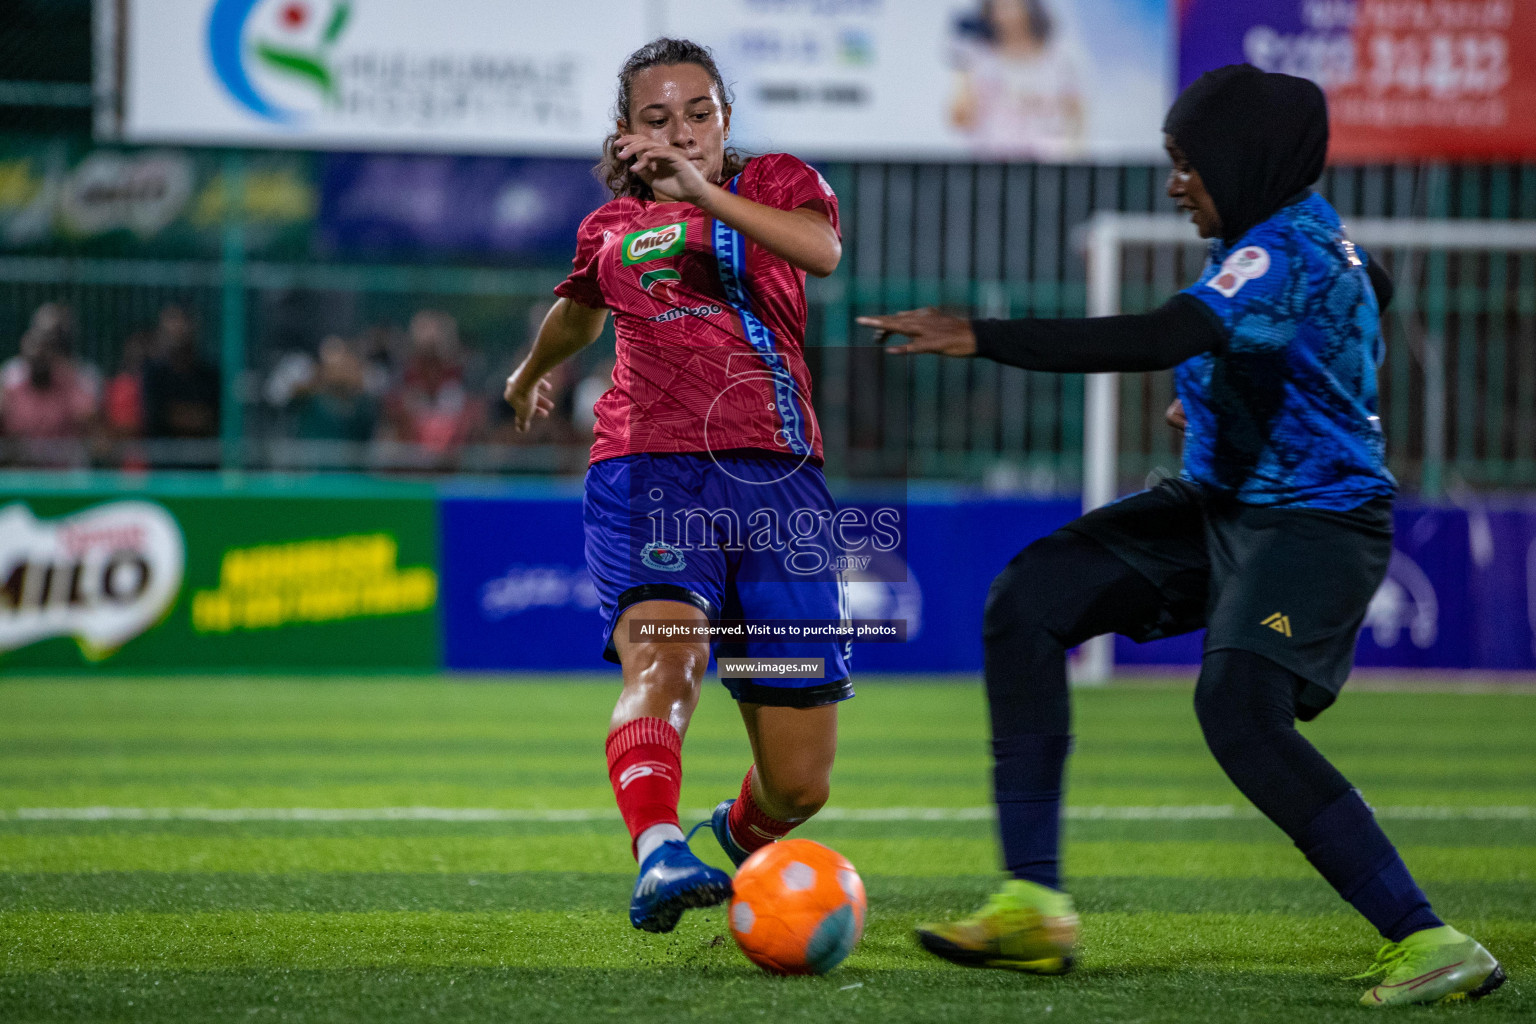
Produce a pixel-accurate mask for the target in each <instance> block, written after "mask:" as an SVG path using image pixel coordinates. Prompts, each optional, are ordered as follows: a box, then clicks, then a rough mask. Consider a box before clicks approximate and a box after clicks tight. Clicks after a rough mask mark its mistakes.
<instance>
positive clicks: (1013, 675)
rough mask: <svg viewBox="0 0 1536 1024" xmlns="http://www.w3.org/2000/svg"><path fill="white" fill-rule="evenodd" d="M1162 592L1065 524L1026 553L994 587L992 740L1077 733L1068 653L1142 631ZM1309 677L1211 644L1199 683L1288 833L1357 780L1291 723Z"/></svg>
mask: <svg viewBox="0 0 1536 1024" xmlns="http://www.w3.org/2000/svg"><path fill="white" fill-rule="evenodd" d="M1164 604H1165V600H1164V598H1163V596H1162V595H1161V594H1160V593H1159V592H1158V590H1157V588H1156V587H1154V586H1153V585H1152V583H1151V582H1150V581H1149V580H1147V578H1146V577H1144V576H1142V575H1141V574H1140V573H1138V572H1137V571H1136V570H1135V569H1132V568H1131V567H1130V566H1129V565H1128V564H1126V563H1125V562H1124V561H1123V560H1121V559H1120V558H1119V557H1118V556H1116V555H1114V554H1113V553H1111V552H1110V551H1109V549H1107V548H1105V547H1104V546H1103V545H1101V544H1099V543H1098V542H1097V541H1094V540H1090V539H1089V538H1087V537H1084V536H1082V535H1080V534H1077V533H1073V532H1071V531H1067V530H1059V531H1057V532H1056V533H1053V534H1051V535H1050V536H1048V537H1044V538H1042V539H1040V540H1038V541H1036V542H1035V543H1033V544H1031V545H1030V546H1029V547H1027V548H1025V549H1024V550H1023V551H1021V552H1020V553H1019V554H1018V556H1017V557H1015V558H1014V559H1013V561H1011V562H1010V563H1009V564H1008V566H1007V568H1005V569H1004V570H1003V571H1002V572H1001V573H1000V574H999V575H998V577H997V579H996V580H994V581H993V583H992V589H991V590H990V591H989V592H988V594H987V605H986V613H985V617H984V624H983V637H984V639H985V645H986V683H987V702H988V706H989V709H990V711H991V716H992V732H993V738H994V745H995V746H996V747H997V749H1007V748H1008V743H1009V741H1010V740H1011V739H1012V738H1013V737H1019V736H1026V735H1034V736H1062V735H1065V734H1067V733H1069V732H1070V731H1071V702H1070V697H1069V695H1068V692H1067V675H1066V657H1065V655H1066V652H1067V650H1068V649H1069V648H1072V647H1075V646H1077V645H1078V644H1080V643H1082V642H1083V641H1085V640H1087V639H1089V638H1090V637H1094V636H1098V635H1099V634H1101V633H1126V634H1130V635H1137V634H1138V633H1140V632H1142V631H1143V630H1144V629H1145V627H1146V626H1147V625H1148V624H1149V623H1153V622H1156V621H1158V619H1159V617H1160V616H1161V615H1162V613H1163V610H1164V609H1163V606H1164ZM1305 686H1306V682H1305V680H1303V679H1302V678H1301V677H1300V676H1298V675H1296V674H1295V673H1293V672H1291V671H1289V670H1288V669H1285V668H1282V667H1281V666H1280V665H1277V664H1276V663H1275V662H1273V661H1270V660H1269V659H1268V658H1265V657H1262V656H1260V655H1257V654H1253V653H1251V652H1249V651H1243V650H1221V651H1212V652H1210V653H1208V654H1207V655H1206V656H1205V658H1204V660H1203V662H1202V665H1201V671H1200V681H1199V684H1198V685H1197V686H1196V688H1195V711H1196V714H1197V715H1198V717H1199V719H1200V727H1201V729H1202V731H1203V732H1204V734H1205V741H1206V743H1207V745H1208V746H1209V747H1210V749H1211V753H1213V754H1214V755H1215V756H1216V760H1217V762H1218V763H1219V764H1220V765H1221V767H1222V770H1223V771H1225V772H1226V773H1227V777H1228V778H1230V779H1231V780H1232V782H1233V784H1234V785H1236V786H1237V788H1238V789H1239V790H1241V791H1242V793H1243V795H1244V796H1246V797H1247V798H1248V799H1249V800H1251V801H1253V803H1254V805H1255V806H1257V807H1258V808H1259V810H1261V811H1262V812H1264V814H1265V815H1266V816H1268V817H1269V818H1270V820H1272V821H1273V822H1274V823H1275V824H1277V825H1279V826H1280V828H1281V829H1283V830H1284V831H1285V832H1286V834H1287V835H1289V836H1290V837H1291V838H1292V839H1293V840H1298V841H1299V840H1300V838H1301V836H1302V829H1303V827H1304V826H1305V825H1307V823H1308V822H1310V821H1311V820H1312V819H1313V818H1315V817H1316V816H1317V815H1318V814H1319V813H1320V812H1321V811H1322V810H1323V809H1324V808H1325V807H1327V806H1328V805H1329V804H1331V803H1332V802H1333V801H1334V800H1336V799H1338V798H1339V796H1341V795H1342V794H1344V793H1346V792H1348V790H1349V788H1350V785H1349V782H1348V781H1347V780H1346V779H1345V778H1344V776H1343V775H1341V774H1339V772H1338V770H1337V769H1336V768H1334V767H1333V765H1331V764H1329V763H1328V761H1327V759H1326V758H1324V757H1323V755H1322V754H1320V753H1318V751H1317V749H1316V748H1315V747H1313V746H1312V744H1311V743H1309V742H1307V740H1306V739H1305V738H1304V737H1303V736H1302V735H1301V734H1300V733H1299V732H1297V731H1296V726H1295V721H1296V713H1297V698H1298V696H1299V695H1300V694H1301V692H1302V690H1303V689H1304V688H1305Z"/></svg>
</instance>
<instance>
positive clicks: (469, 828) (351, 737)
mask: <svg viewBox="0 0 1536 1024" xmlns="http://www.w3.org/2000/svg"><path fill="white" fill-rule="evenodd" d="M613 696H614V687H613V682H612V680H611V679H609V680H603V681H592V680H559V681H548V680H545V681H527V680H521V681H514V682H508V683H502V682H500V681H497V682H486V681H475V682H464V681H435V680H422V679H411V680H391V679H368V680H347V679H338V678H324V679H317V680H314V681H302V680H300V681H295V680H263V679H229V678H220V679H208V680H197V679H177V680H146V679H137V680H133V681H86V680H79V679H69V680H46V679H35V680H18V679H11V680H7V681H5V682H0V1021H4V1022H6V1024H11V1022H29V1021H38V1022H41V1021H82V1022H83V1021H177V1022H180V1021H204V1020H206V1021H380V1022H394V1021H421V1020H443V1021H487V1022H489V1021H497V1022H508V1021H515V1022H523V1021H552V1022H553V1021H560V1022H577V1021H588V1020H615V1019H618V1020H624V1021H626V1022H631V1024H641V1022H649V1021H670V1020H701V1021H719V1020H732V1021H734V1020H740V1019H747V1020H769V1021H772V1020H776V1019H782V1020H810V1019H815V1020H828V1021H871V1022H874V1021H879V1022H905V1021H943V1020H956V1021H977V1020H999V1021H1002V1020H1007V1021H1021V1020H1032V1021H1085V1022H1086V1021H1095V1022H1097V1021H1104V1022H1121V1021H1125V1022H1129V1021H1212V1022H1215V1021H1242V1020H1274V1021H1287V1022H1292V1021H1294V1022H1297V1024H1300V1022H1303V1021H1306V1022H1311V1021H1334V1020H1353V1019H1359V1018H1360V1017H1361V1015H1362V1014H1365V1013H1367V1012H1369V1011H1365V1010H1363V1009H1361V1008H1358V1007H1356V1006H1355V1005H1354V1001H1355V999H1356V998H1357V997H1358V994H1359V992H1360V991H1361V988H1362V986H1361V983H1359V982H1351V981H1345V980H1343V976H1344V975H1347V974H1352V973H1355V972H1357V971H1359V970H1362V969H1363V968H1364V967H1365V966H1366V965H1367V964H1368V963H1369V961H1370V958H1371V956H1372V954H1374V952H1375V950H1376V948H1377V946H1378V945H1379V943H1380V940H1379V937H1377V936H1376V935H1375V933H1374V932H1373V931H1372V930H1371V929H1370V928H1369V926H1368V925H1366V924H1365V923H1364V922H1363V921H1362V920H1361V919H1359V918H1358V917H1357V916H1356V915H1354V913H1353V912H1352V911H1351V910H1350V909H1349V908H1348V906H1347V905H1345V904H1343V903H1342V902H1341V901H1340V900H1339V899H1338V898H1337V897H1336V896H1335V895H1334V894H1333V892H1332V891H1331V890H1330V889H1329V888H1328V887H1327V886H1326V885H1325V884H1324V883H1323V882H1322V881H1321V880H1319V879H1318V878H1317V877H1316V876H1315V875H1314V874H1313V873H1312V871H1311V869H1310V868H1309V867H1308V865H1307V864H1306V862H1305V861H1304V860H1303V859H1302V858H1301V856H1300V855H1299V854H1298V853H1297V852H1296V851H1295V850H1294V849H1293V848H1292V847H1291V846H1290V844H1289V843H1288V842H1287V841H1286V840H1285V838H1284V837H1283V836H1282V835H1281V834H1280V833H1279V832H1278V830H1276V829H1275V828H1274V827H1273V826H1272V825H1270V824H1269V823H1268V822H1266V821H1264V820H1263V819H1261V818H1258V817H1256V816H1254V815H1253V814H1252V813H1251V811H1249V810H1247V808H1246V805H1245V804H1244V802H1243V800H1242V798H1241V796H1240V795H1239V794H1237V793H1236V791H1235V790H1233V789H1232V787H1231V785H1230V784H1229V783H1228V782H1227V781H1226V779H1225V778H1224V777H1223V776H1222V774H1221V773H1220V771H1219V770H1218V769H1217V767H1216V766H1215V764H1214V762H1213V761H1212V760H1211V758H1210V755H1209V754H1208V753H1207V752H1206V751H1205V748H1204V746H1203V744H1202V742H1201V740H1200V736H1199V732H1198V729H1197V728H1196V726H1195V723H1194V719H1193V714H1192V712H1191V710H1190V707H1189V700H1190V693H1189V689H1188V687H1187V686H1177V685H1168V686H1149V685H1144V684H1137V685H1133V686H1121V687H1110V688H1107V689H1103V690H1085V691H1080V692H1079V693H1078V694H1077V704H1076V708H1077V711H1076V715H1077V722H1076V729H1077V732H1078V737H1079V738H1078V748H1077V753H1076V755H1075V756H1074V760H1073V765H1072V774H1071V783H1070V785H1071V789H1070V799H1069V803H1070V805H1071V814H1072V818H1071V820H1070V821H1069V825H1068V830H1067V831H1068V841H1067V845H1066V850H1065V857H1066V870H1067V873H1068V876H1069V883H1070V887H1071V888H1072V890H1073V892H1074V894H1075V895H1076V898H1077V901H1078V905H1079V908H1080V910H1081V911H1082V912H1083V945H1082V955H1081V958H1080V960H1079V970H1078V971H1077V972H1076V973H1075V974H1073V975H1070V976H1068V977H1065V978H1031V977H1025V976H1020V975H1014V974H1009V973H1005V972H992V971H966V970H962V969H960V968H956V967H952V966H950V965H948V964H945V963H943V962H941V961H938V960H936V959H933V958H931V957H929V956H927V955H926V954H924V953H923V952H921V951H920V950H919V949H918V948H917V947H916V946H915V945H914V944H913V943H912V941H911V939H910V934H911V927H912V925H913V924H914V923H916V922H917V921H920V920H925V919H930V918H933V917H942V916H945V915H949V914H953V913H957V912H961V911H965V910H968V909H970V908H972V907H973V906H974V905H975V904H977V903H978V902H979V901H980V900H982V899H984V898H985V897H986V895H987V893H988V892H990V891H991V889H992V888H993V887H994V886H995V884H996V882H997V875H996V873H995V865H996V849H995V843H994V840H993V837H992V831H991V824H990V822H989V821H988V820H986V818H985V816H984V811H983V810H980V809H984V808H985V807H986V805H987V802H988V800H987V797H988V790H987V761H986V757H985V750H986V744H985V709H984V705H983V702H982V698H981V693H980V691H979V688H978V687H977V686H976V685H974V684H973V683H966V682H958V683H957V682H935V681H928V682H922V681H906V682H896V681H887V680H881V679H873V680H868V681H866V682H864V683H863V684H862V686H861V693H860V696H859V698H858V699H857V700H855V701H853V702H852V703H850V704H848V705H845V706H844V709H843V713H842V736H841V744H840V748H839V754H838V764H837V769H836V772H835V775H834V780H833V800H832V808H833V814H829V817H828V819H825V820H818V821H814V822H812V823H811V824H809V825H807V826H806V827H805V829H804V831H803V834H805V835H806V836H808V837H811V838H815V839H818V840H820V841H822V842H825V843H828V844H830V845H833V846H835V847H836V848H837V849H839V850H840V851H842V852H843V853H844V854H846V855H847V856H848V857H849V858H850V859H851V860H852V861H853V862H854V863H855V865H856V866H858V867H859V869H860V871H861V872H862V874H863V875H864V878H865V881H866V884H867V886H868V891H869V899H870V909H869V924H868V929H867V932H866V934H865V937H864V940H863V942H862V943H861V944H860V946H859V947H858V948H857V949H856V950H855V951H854V953H853V955H852V956H851V957H850V958H849V959H848V961H847V962H846V963H845V964H844V965H843V966H842V967H840V968H838V969H837V970H836V971H835V972H833V973H832V974H830V975H828V976H826V977H824V978H798V979H781V978H772V977H768V976H765V975H763V974H761V973H760V972H758V971H757V970H756V969H755V968H753V967H751V966H750V965H749V964H748V963H747V962H746V961H745V960H744V959H743V958H742V957H741V955H740V954H739V953H738V952H737V950H736V949H735V947H734V944H733V943H732V942H731V940H730V938H729V934H728V931H727V929H726V926H725V920H724V914H723V912H722V911H721V910H720V909H718V908H717V909H714V910H710V911H695V912H691V913H689V914H688V915H686V916H685V917H684V920H683V923H682V924H681V925H680V926H679V928H678V929H677V931H676V932H674V933H672V934H671V935H667V936H651V935H644V934H641V933H638V932H636V931H634V930H633V929H632V928H630V927H629V925H628V922H627V919H626V914H625V911H626V906H627V901H628V895H629V887H630V885H631V884H632V880H633V878H632V873H633V861H632V860H631V859H630V857H629V854H628V841H627V837H626V836H625V834H624V831H623V828H622V825H621V824H620V823H619V821H618V819H617V816H616V815H615V814H614V813H613V810H612V797H611V794H610V793H609V790H608V783H607V776H606V770H605V766H604V764H603V760H602V739H603V726H604V723H605V722H606V718H607V712H608V708H609V706H610V705H611V702H612V699H613ZM1303 728H1304V731H1305V732H1306V733H1307V734H1308V735H1309V736H1310V737H1311V738H1312V739H1313V740H1314V742H1316V743H1318V745H1319V746H1320V747H1321V748H1322V749H1323V750H1324V751H1325V752H1327V753H1328V754H1329V755H1330V756H1332V757H1333V758H1334V759H1335V760H1336V762H1337V763H1338V764H1339V766H1340V767H1341V768H1342V769H1343V770H1344V771H1345V773H1346V774H1348V775H1349V776H1350V778H1351V779H1352V780H1353V781H1354V782H1355V783H1356V784H1357V785H1359V786H1360V787H1361V789H1362V790H1363V792H1364V793H1365V795H1366V797H1367V799H1369V800H1370V801H1371V802H1372V803H1373V805H1375V806H1376V807H1377V808H1378V809H1379V811H1380V812H1381V815H1382V820H1383V824H1384V826H1385V827H1386V829H1387V831H1388V833H1389V834H1390V835H1392V837H1393V838H1394V839H1395V840H1396V841H1397V842H1398V844H1399V846H1400V848H1401V849H1402V850H1403V853H1404V856H1405V858H1406V859H1407V861H1408V863H1409V866H1410V867H1411V868H1413V869H1414V871H1415V873H1416V875H1417V876H1418V877H1419V879H1420V881H1421V882H1422V884H1423V886H1424V888H1425V890H1426V891H1427V892H1428V893H1429V895H1430V896H1431V898H1432V899H1433V900H1434V901H1435V903H1436V906H1437V908H1438V909H1439V910H1440V911H1441V913H1442V914H1443V915H1444V916H1446V917H1447V918H1448V919H1449V920H1451V921H1452V922H1453V923H1455V924H1457V925H1458V926H1460V927H1462V928H1463V929H1464V930H1466V931H1469V932H1471V933H1473V934H1475V935H1476V936H1478V937H1479V938H1480V939H1481V940H1482V941H1483V942H1484V943H1485V944H1486V945H1488V946H1489V947H1490V948H1491V949H1493V951H1494V952H1495V954H1496V955H1498V956H1500V958H1501V959H1502V960H1503V961H1504V963H1505V966H1506V968H1507V969H1508V970H1509V972H1510V976H1511V980H1510V982H1509V983H1508V984H1507V985H1505V987H1504V988H1503V989H1502V990H1501V991H1499V992H1498V993H1497V994H1496V995H1494V996H1493V997H1491V998H1489V999H1488V1000H1485V1001H1484V1002H1482V1003H1481V1004H1478V1005H1476V1006H1472V1007H1445V1008H1438V1007H1437V1008H1416V1009H1413V1010H1409V1011H1407V1012H1406V1013H1404V1014H1402V1015H1403V1016H1407V1017H1410V1018H1413V1019H1416V1020H1418V1019H1430V1018H1433V1019H1436V1020H1440V1019H1449V1018H1451V1017H1455V1018H1456V1019H1458V1020H1460V1019H1468V1020H1470V1019H1477V1020H1488V1021H1506V1020H1510V1021H1513V1020H1525V1019H1531V1018H1532V1015H1533V1014H1536V996H1533V995H1531V994H1530V993H1531V992H1532V985H1533V982H1532V981H1531V980H1530V979H1531V978H1533V977H1536V810H1533V807H1536V742H1533V740H1532V737H1533V736H1536V696H1533V695H1531V694H1529V693H1515V692H1509V693H1480V694H1437V693H1381V692H1371V693H1350V692H1348V691H1346V695H1345V697H1344V698H1343V699H1342V700H1341V701H1340V703H1339V704H1338V706H1336V707H1335V708H1334V709H1332V710H1331V711H1329V712H1328V713H1327V714H1326V715H1324V716H1323V717H1322V718H1321V719H1320V720H1319V721H1317V722H1315V723H1312V724H1310V725H1307V726H1304V727H1303ZM747 750H748V748H747V743H746V740H745V737H744V736H743V734H742V729H741V726H740V724H739V721H738V720H737V718H736V715H735V711H734V708H733V707H732V706H731V704H730V702H729V700H728V699H726V697H725V695H724V693H723V692H719V691H718V690H714V691H712V692H710V693H709V694H708V695H707V697H706V700H705V701H704V702H703V704H702V705H701V708H700V712H699V715H698V717H697V718H696V720H695V723H694V726H693V728H692V729H691V731H690V733H689V736H688V741H687V745H686V747H685V768H686V776H685V780H684V786H683V804H684V806H685V807H688V808H694V809H702V808H707V807H710V806H713V804H714V803H715V802H717V801H718V800H719V799H720V798H721V797H722V796H727V795H731V794H733V793H734V792H735V791H736V789H737V787H738V786H739V783H740V777H741V773H742V771H743V770H744V769H745V767H746V765H747V758H748V753H747ZM92 807H96V808H109V809H112V810H108V811H101V812H96V815H95V820H91V818H90V817H89V816H84V817H82V812H81V811H80V810H79V809H81V808H92ZM410 807H414V808H427V809H429V810H427V811H425V812H420V813H418V818H420V819H421V820H410V819H409V818H406V819H405V820H370V819H374V818H378V817H379V815H378V814H376V813H364V814H362V815H350V816H349V814H348V813H337V812H338V809H340V810H341V811H343V812H350V811H353V810H361V811H364V812H376V811H377V810H378V809H381V808H410ZM1158 808H1162V809H1165V810H1161V811H1160V810H1157V809H1158ZM39 809H41V810H39ZM189 809H191V810H189ZM199 809H200V810H199ZM220 809H239V810H238V811H237V813H236V814H234V815H233V816H228V815H226V817H227V818H228V817H232V818H233V819H234V820H207V819H209V818H217V817H218V815H217V814H216V813H210V811H212V812H217V811H219V810H220ZM294 809H301V810H300V811H297V812H296V811H295V810H294ZM304 809H307V810H304ZM456 809H457V810H458V811H463V810H464V809H473V811H474V813H472V814H471V815H470V818H471V819H472V820H434V819H442V818H452V817H453V813H452V812H454V811H455V810H456ZM1166 809H1172V810H1166ZM481 810H484V811H488V812H491V813H488V814H480V811H481ZM508 812H515V813H508ZM563 812H576V813H574V814H569V815H565V817H566V818H568V819H569V820H561V819H562V813H563ZM135 814H136V815H139V820H134V819H133V818H131V817H129V816H130V815H135ZM475 815H480V820H473V819H474V818H475ZM498 815H500V817H498ZM834 815H835V816H834ZM461 816H462V815H461ZM882 818H885V819H886V820H881V819H882ZM925 819H926V820H925ZM696 846H697V848H698V849H699V851H700V852H701V853H702V854H704V855H705V857H706V859H710V860H712V861H714V862H715V863H719V864H723V863H724V860H723V857H722V856H721V855H720V853H719V851H718V850H715V849H713V848H712V846H713V844H712V842H710V841H709V840H708V837H707V835H705V836H701V837H700V839H699V840H697V841H696Z"/></svg>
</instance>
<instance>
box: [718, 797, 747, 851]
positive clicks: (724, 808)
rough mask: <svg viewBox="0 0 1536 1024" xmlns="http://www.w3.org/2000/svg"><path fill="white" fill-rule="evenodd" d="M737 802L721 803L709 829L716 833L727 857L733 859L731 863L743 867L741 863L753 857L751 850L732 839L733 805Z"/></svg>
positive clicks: (726, 801)
mask: <svg viewBox="0 0 1536 1024" xmlns="http://www.w3.org/2000/svg"><path fill="white" fill-rule="evenodd" d="M735 802H736V801H735V800H734V799H732V800H722V801H720V806H718V807H716V808H715V813H714V814H712V815H710V818H709V828H710V831H712V832H714V834H715V839H716V840H717V841H718V842H719V843H720V849H722V850H724V851H725V855H726V856H727V857H729V858H731V863H732V864H735V865H736V866H737V867H741V862H742V861H744V860H746V859H747V858H748V857H750V856H752V853H751V851H749V850H743V849H742V848H741V847H740V846H738V845H737V844H736V840H734V839H732V838H731V825H730V817H731V804H734V803H735Z"/></svg>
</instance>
